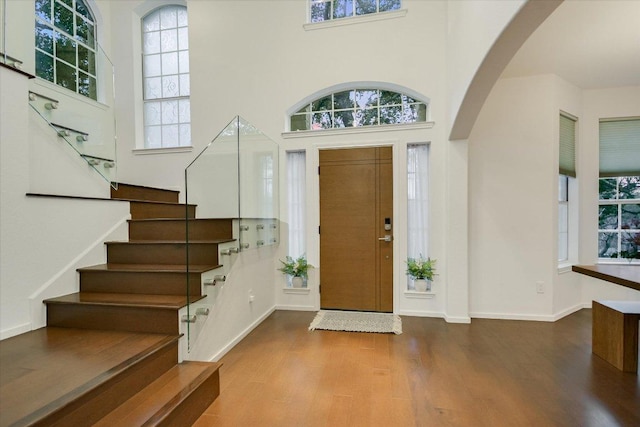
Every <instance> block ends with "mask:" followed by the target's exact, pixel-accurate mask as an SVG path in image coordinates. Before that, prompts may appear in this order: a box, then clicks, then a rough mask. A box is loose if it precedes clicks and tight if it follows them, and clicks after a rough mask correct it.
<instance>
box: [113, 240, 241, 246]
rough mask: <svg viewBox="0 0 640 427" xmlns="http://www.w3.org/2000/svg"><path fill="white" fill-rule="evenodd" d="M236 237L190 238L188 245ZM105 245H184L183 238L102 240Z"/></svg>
mask: <svg viewBox="0 0 640 427" xmlns="http://www.w3.org/2000/svg"><path fill="white" fill-rule="evenodd" d="M235 240H236V239H212V240H192V241H190V242H189V244H190V245H211V244H220V243H229V242H234V241H235ZM104 243H105V244H106V245H185V244H186V243H187V242H186V241H185V240H128V241H124V240H112V241H108V242H104Z"/></svg>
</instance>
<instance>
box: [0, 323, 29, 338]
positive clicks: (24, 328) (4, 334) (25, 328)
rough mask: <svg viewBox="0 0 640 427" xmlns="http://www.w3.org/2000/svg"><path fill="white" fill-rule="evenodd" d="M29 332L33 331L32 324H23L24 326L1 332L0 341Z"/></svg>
mask: <svg viewBox="0 0 640 427" xmlns="http://www.w3.org/2000/svg"><path fill="white" fill-rule="evenodd" d="M29 331H31V323H23V324H22V325H18V326H14V327H12V328H9V329H3V330H1V331H0V341H2V340H5V339H7V338H11V337H15V336H16V335H20V334H24V333H25V332H29Z"/></svg>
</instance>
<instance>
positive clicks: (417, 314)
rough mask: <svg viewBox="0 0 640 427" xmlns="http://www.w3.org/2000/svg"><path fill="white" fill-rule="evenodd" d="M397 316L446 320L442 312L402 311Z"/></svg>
mask: <svg viewBox="0 0 640 427" xmlns="http://www.w3.org/2000/svg"><path fill="white" fill-rule="evenodd" d="M395 314H398V315H400V316H411V317H439V318H441V319H444V318H445V314H444V313H442V312H440V311H415V310H400V311H398V312H397V313H395Z"/></svg>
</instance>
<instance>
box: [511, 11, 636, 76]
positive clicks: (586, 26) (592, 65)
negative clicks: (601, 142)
mask: <svg viewBox="0 0 640 427" xmlns="http://www.w3.org/2000/svg"><path fill="white" fill-rule="evenodd" d="M548 73H553V74H557V75H558V76H560V77H562V78H563V79H565V80H567V81H568V82H571V83H573V84H574V85H576V86H578V87H580V88H583V89H597V88H607V87H623V86H639V85H640V0H622V1H620V0H598V1H595V0H566V1H565V2H564V3H562V4H561V5H560V6H559V7H558V8H557V9H556V11H555V12H554V13H552V14H551V16H549V18H547V20H546V21H545V22H543V23H542V25H540V27H538V29H537V30H536V31H535V32H534V33H533V34H532V35H531V37H530V38H529V39H528V40H527V41H526V42H525V44H524V45H523V46H522V48H521V49H520V50H519V51H518V53H517V54H516V55H515V56H514V58H513V59H512V61H511V62H510V63H509V65H508V66H507V68H506V69H505V71H504V73H503V74H502V77H522V76H529V75H536V74H548Z"/></svg>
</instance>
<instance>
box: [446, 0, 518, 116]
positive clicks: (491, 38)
mask: <svg viewBox="0 0 640 427" xmlns="http://www.w3.org/2000/svg"><path fill="white" fill-rule="evenodd" d="M525 1H526V0H512V1H506V2H505V1H500V0H489V1H449V2H447V36H448V37H447V68H448V82H447V95H448V101H449V106H448V110H447V113H448V118H449V120H450V121H449V124H450V125H452V124H453V120H454V119H455V118H456V115H457V113H458V110H459V109H460V105H461V103H462V100H463V98H464V95H465V93H466V92H467V89H468V87H469V84H470V83H471V80H472V79H473V76H474V75H475V73H476V71H477V70H478V67H479V66H480V64H481V63H482V61H483V59H484V58H485V56H486V54H487V52H488V51H489V49H490V48H491V46H493V44H494V42H495V41H496V39H497V38H498V36H499V35H500V33H501V32H502V31H503V30H504V28H505V27H506V26H507V24H508V23H509V22H510V21H511V19H512V18H513V16H514V15H515V14H516V13H517V12H518V10H519V9H520V8H521V7H522V5H523V4H524V3H525Z"/></svg>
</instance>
